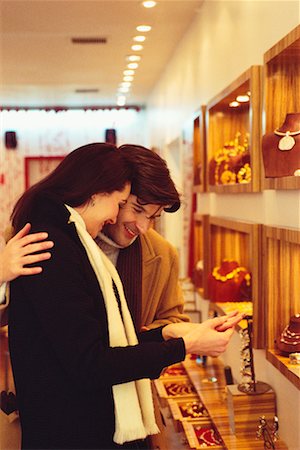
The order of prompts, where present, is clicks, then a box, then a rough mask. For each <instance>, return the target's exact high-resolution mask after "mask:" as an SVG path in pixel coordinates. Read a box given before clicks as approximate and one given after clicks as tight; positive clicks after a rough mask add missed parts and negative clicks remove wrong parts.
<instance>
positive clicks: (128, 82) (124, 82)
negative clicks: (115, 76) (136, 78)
mask: <svg viewBox="0 0 300 450" xmlns="http://www.w3.org/2000/svg"><path fill="white" fill-rule="evenodd" d="M130 86H131V83H130V81H122V83H120V87H130Z"/></svg>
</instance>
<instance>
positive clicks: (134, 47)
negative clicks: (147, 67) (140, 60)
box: [131, 44, 143, 52]
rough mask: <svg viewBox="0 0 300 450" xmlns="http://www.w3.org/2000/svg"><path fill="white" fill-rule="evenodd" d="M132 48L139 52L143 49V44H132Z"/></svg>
mask: <svg viewBox="0 0 300 450" xmlns="http://www.w3.org/2000/svg"><path fill="white" fill-rule="evenodd" d="M131 50H133V51H135V52H139V51H140V50H143V46H142V45H141V44H134V45H132V46H131Z"/></svg>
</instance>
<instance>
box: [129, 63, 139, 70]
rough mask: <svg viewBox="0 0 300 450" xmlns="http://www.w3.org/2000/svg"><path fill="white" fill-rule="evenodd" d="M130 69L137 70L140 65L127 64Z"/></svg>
mask: <svg viewBox="0 0 300 450" xmlns="http://www.w3.org/2000/svg"><path fill="white" fill-rule="evenodd" d="M127 67H128V69H137V68H138V67H139V65H138V63H129V64H127Z"/></svg>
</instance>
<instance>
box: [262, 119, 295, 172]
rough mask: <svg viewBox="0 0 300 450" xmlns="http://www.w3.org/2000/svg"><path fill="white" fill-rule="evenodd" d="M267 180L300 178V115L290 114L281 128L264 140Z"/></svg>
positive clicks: (264, 137)
mask: <svg viewBox="0 0 300 450" xmlns="http://www.w3.org/2000/svg"><path fill="white" fill-rule="evenodd" d="M262 154H263V162H264V168H265V177H266V178H280V177H287V176H299V174H300V113H288V114H287V115H286V117H285V119H284V122H283V124H282V125H281V126H279V127H277V128H276V129H275V130H274V131H273V132H271V133H267V134H265V135H264V136H263V139H262Z"/></svg>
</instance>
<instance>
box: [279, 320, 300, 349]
mask: <svg viewBox="0 0 300 450" xmlns="http://www.w3.org/2000/svg"><path fill="white" fill-rule="evenodd" d="M276 343H277V347H278V349H279V350H280V352H281V353H283V354H284V355H288V354H289V353H295V352H300V314H296V315H295V316H292V317H291V318H290V322H289V324H288V325H287V326H286V327H285V328H284V330H283V331H282V333H281V335H280V336H279V338H278V339H277V341H276Z"/></svg>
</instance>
